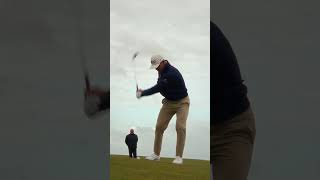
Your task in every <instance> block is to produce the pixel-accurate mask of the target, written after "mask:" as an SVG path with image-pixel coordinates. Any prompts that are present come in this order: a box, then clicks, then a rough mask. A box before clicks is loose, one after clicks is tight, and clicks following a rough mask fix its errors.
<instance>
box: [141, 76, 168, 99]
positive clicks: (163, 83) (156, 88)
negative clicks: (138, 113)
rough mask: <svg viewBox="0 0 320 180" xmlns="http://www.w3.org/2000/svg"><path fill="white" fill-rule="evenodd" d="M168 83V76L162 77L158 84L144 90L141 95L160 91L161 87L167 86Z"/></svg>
mask: <svg viewBox="0 0 320 180" xmlns="http://www.w3.org/2000/svg"><path fill="white" fill-rule="evenodd" d="M167 85H168V80H167V78H163V79H160V80H159V81H158V82H157V84H156V85H154V86H153V87H151V88H149V89H146V90H143V91H142V93H141V96H150V95H152V94H155V93H158V92H160V91H161V89H163V88H165V87H166V86H167Z"/></svg>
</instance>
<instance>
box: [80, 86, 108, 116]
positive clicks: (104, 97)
mask: <svg viewBox="0 0 320 180" xmlns="http://www.w3.org/2000/svg"><path fill="white" fill-rule="evenodd" d="M84 96H85V99H84V111H85V113H86V115H87V116H88V117H92V116H94V115H95V114H97V113H98V112H101V111H103V110H106V109H107V108H109V107H110V91H107V90H105V89H102V88H98V87H96V88H91V89H86V90H85V94H84Z"/></svg>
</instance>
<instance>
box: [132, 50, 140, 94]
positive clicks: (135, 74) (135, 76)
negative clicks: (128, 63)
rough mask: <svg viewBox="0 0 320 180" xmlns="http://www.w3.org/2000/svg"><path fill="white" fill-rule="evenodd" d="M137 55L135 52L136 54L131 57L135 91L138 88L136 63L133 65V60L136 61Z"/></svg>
mask: <svg viewBox="0 0 320 180" xmlns="http://www.w3.org/2000/svg"><path fill="white" fill-rule="evenodd" d="M138 54H139V52H138V51H137V52H135V53H134V54H133V56H132V62H133V63H134V80H135V82H136V90H138V89H139V87H138V81H137V72H136V63H135V59H136V57H137V56H138Z"/></svg>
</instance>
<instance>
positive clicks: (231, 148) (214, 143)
mask: <svg viewBox="0 0 320 180" xmlns="http://www.w3.org/2000/svg"><path fill="white" fill-rule="evenodd" d="M210 131H211V132H210V133H211V135H210V141H211V160H212V161H213V164H212V165H213V166H212V170H213V179H214V180H246V179H247V176H248V173H249V169H250V164H251V156H252V152H253V146H254V141H255V136H256V129H255V118H254V114H253V112H252V110H251V108H249V109H248V110H247V111H245V112H243V113H242V114H240V115H238V116H236V117H234V118H233V119H230V120H228V121H226V122H223V123H216V124H214V125H213V128H212V127H211V129H210Z"/></svg>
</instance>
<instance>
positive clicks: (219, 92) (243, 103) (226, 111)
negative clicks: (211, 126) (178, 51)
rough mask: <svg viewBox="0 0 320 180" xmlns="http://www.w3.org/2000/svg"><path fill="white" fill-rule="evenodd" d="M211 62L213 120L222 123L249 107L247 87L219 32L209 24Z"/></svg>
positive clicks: (231, 51)
mask: <svg viewBox="0 0 320 180" xmlns="http://www.w3.org/2000/svg"><path fill="white" fill-rule="evenodd" d="M210 29H211V32H210V34H211V40H210V46H211V52H212V53H213V55H212V54H211V62H212V61H213V118H211V121H212V122H222V121H225V120H228V119H231V118H233V117H234V116H236V115H238V114H240V113H242V112H244V111H245V110H247V108H248V107H249V100H248V98H247V87H246V86H245V85H244V84H243V80H242V78H241V74H240V69H239V65H238V63H237V58H236V56H235V54H234V52H233V50H232V47H231V45H230V43H229V41H228V40H227V39H226V37H225V36H224V35H223V33H222V32H221V30H220V29H219V28H218V27H217V26H216V25H215V24H214V23H212V22H211V23H210Z"/></svg>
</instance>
